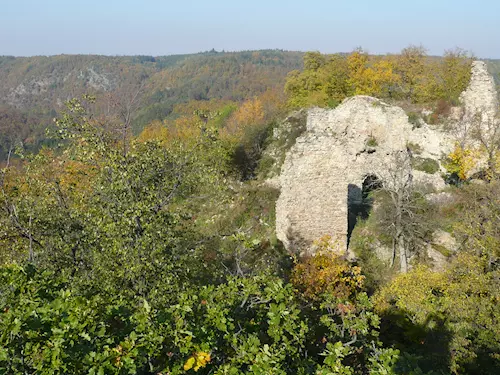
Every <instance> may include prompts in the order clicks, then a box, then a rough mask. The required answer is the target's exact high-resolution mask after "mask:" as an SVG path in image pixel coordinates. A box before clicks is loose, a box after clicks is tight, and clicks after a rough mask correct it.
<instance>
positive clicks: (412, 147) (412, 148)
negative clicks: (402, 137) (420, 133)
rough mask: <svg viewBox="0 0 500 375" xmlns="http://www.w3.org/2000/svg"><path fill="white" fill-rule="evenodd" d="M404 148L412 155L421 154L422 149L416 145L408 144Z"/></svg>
mask: <svg viewBox="0 0 500 375" xmlns="http://www.w3.org/2000/svg"><path fill="white" fill-rule="evenodd" d="M406 147H407V148H408V149H409V150H410V151H411V152H412V153H413V154H414V155H420V154H421V153H422V147H421V146H420V145H419V144H418V143H413V142H408V143H407V144H406Z"/></svg>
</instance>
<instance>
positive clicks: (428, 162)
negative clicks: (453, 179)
mask: <svg viewBox="0 0 500 375" xmlns="http://www.w3.org/2000/svg"><path fill="white" fill-rule="evenodd" d="M413 168H414V169H416V170H417V171H422V172H425V173H428V174H434V173H436V172H437V171H439V163H438V162H437V161H436V160H434V159H430V158H421V157H416V158H414V159H413Z"/></svg>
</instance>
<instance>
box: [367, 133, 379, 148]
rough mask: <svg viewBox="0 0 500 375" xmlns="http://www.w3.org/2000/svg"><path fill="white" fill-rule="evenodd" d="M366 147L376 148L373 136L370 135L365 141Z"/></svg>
mask: <svg viewBox="0 0 500 375" xmlns="http://www.w3.org/2000/svg"><path fill="white" fill-rule="evenodd" d="M366 145H367V146H368V147H377V146H378V142H377V139H376V138H375V137H374V136H373V135H370V136H369V137H368V138H367V139H366Z"/></svg>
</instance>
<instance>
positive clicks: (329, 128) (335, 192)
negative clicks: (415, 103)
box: [276, 96, 452, 251]
mask: <svg viewBox="0 0 500 375" xmlns="http://www.w3.org/2000/svg"><path fill="white" fill-rule="evenodd" d="M411 145H416V146H418V149H419V153H420V156H421V157H423V158H426V159H432V160H435V161H436V162H437V163H439V162H438V160H439V158H440V157H441V155H442V153H443V152H449V151H450V150H451V145H452V142H451V139H450V138H449V137H448V136H447V135H446V134H444V133H441V132H438V131H436V130H434V129H431V128H429V127H428V126H427V125H425V124H424V125H423V126H422V127H421V128H418V129H414V128H413V126H412V125H411V124H410V123H409V122H408V116H407V115H406V113H405V112H404V111H403V110H402V109H401V108H399V107H395V106H390V105H388V104H385V103H383V102H382V101H380V100H378V99H375V98H372V97H368V96H356V97H353V98H349V99H346V100H345V101H344V102H343V103H342V104H341V105H340V106H339V107H337V108H336V109H334V110H328V109H319V108H316V109H311V110H310V111H309V114H308V118H307V129H306V132H305V133H303V134H302V135H301V136H300V137H299V138H297V141H296V143H295V145H294V146H293V147H292V148H291V149H290V151H289V152H288V154H287V156H286V159H285V162H284V164H283V167H282V172H281V176H280V185H281V195H280V197H279V199H278V201H277V204H276V231H277V236H278V238H279V239H280V240H281V241H282V242H283V243H284V244H285V246H286V247H287V248H288V249H289V250H292V251H294V250H297V249H299V248H300V249H304V248H307V246H308V245H309V244H311V243H312V242H313V241H314V240H316V239H318V238H320V237H322V236H325V235H329V236H331V237H332V238H333V239H334V241H336V242H338V243H339V245H340V247H341V248H342V247H346V244H347V234H348V224H349V223H348V221H349V219H348V215H349V212H348V200H349V199H350V200H357V199H358V200H359V199H360V197H361V195H362V188H363V184H365V185H366V183H367V179H370V180H371V181H372V182H373V181H375V180H379V181H381V182H383V181H386V180H388V179H389V178H390V176H389V174H390V173H391V168H394V167H395V166H394V165H393V164H394V160H395V159H394V158H395V156H396V155H397V154H398V153H401V152H404V153H406V152H408V148H409V147H410V146H411ZM438 165H439V164H438ZM415 178H416V179H421V180H424V181H425V182H426V183H428V184H431V185H438V187H440V186H441V185H444V182H443V180H442V178H441V177H440V175H439V173H436V174H435V176H433V175H430V174H428V173H425V172H421V173H415Z"/></svg>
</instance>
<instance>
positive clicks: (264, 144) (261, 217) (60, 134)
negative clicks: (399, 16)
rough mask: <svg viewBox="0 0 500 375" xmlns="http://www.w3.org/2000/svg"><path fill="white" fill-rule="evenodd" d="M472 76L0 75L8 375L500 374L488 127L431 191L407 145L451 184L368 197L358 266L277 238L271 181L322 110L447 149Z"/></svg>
mask: <svg viewBox="0 0 500 375" xmlns="http://www.w3.org/2000/svg"><path fill="white" fill-rule="evenodd" d="M302 59H304V60H303V61H302ZM472 60H473V59H472V58H471V56H469V55H468V54H467V53H464V52H463V51H461V50H454V51H452V52H450V53H447V54H445V56H443V58H435V57H429V56H427V55H426V53H425V50H424V49H423V48H420V47H414V46H410V47H408V48H407V49H405V50H403V51H402V52H401V53H400V54H397V55H388V56H371V55H369V54H367V53H365V52H364V51H362V50H360V49H358V50H355V51H353V52H351V53H348V54H335V55H322V54H319V53H315V52H311V53H306V54H301V53H295V52H282V51H255V52H240V53H216V52H208V53H203V54H198V55H186V56H172V57H154V58H153V57H101V56H58V57H33V58H20V59H14V58H8V57H3V58H1V60H0V82H1V83H2V85H1V87H0V90H1V92H0V98H1V100H2V105H3V107H2V112H0V132H1V133H0V134H1V136H2V138H1V142H2V143H1V147H2V158H3V160H4V163H3V165H2V167H1V169H0V374H13V375H21V374H22V375H25V374H30V375H34V374H47V375H48V374H61V375H62V374H93V375H104V374H120V375H121V374H144V375H146V374H147V375H167V374H194V373H197V374H205V375H208V374H220V375H222V374H232V375H240V374H255V375H264V374H265V375H271V374H272V375H288V374H290V375H291V374H304V375H306V374H311V375H312V374H318V375H330V374H343V375H355V374H356V375H357V374H373V375H375V374H386V375H403V374H405V375H406V374H413V375H423V374H427V375H445V374H455V375H458V374H495V373H499V372H500V341H499V337H500V273H499V270H500V268H499V266H500V251H499V249H500V230H499V228H500V222H499V215H500V199H499V197H500V181H499V177H500V131H497V130H495V129H498V127H495V126H493V125H494V124H496V123H495V122H494V121H491V123H490V124H489V125H491V127H490V129H491V131H490V132H488V133H486V134H485V133H481V132H479V131H474V129H475V128H473V129H472V130H471V131H470V132H469V133H468V134H467V135H468V136H470V139H468V142H462V143H460V142H458V141H457V143H456V147H455V149H454V150H453V152H451V153H450V154H447V155H442V159H443V165H446V168H443V170H442V171H441V170H440V171H439V172H438V171H437V170H435V169H436V168H435V166H434V165H433V164H432V163H430V165H429V163H428V164H425V162H426V161H427V160H425V159H423V158H419V155H420V152H421V149H422V147H421V145H418V144H405V145H403V147H404V148H405V149H406V152H407V154H408V155H410V156H411V160H410V162H411V163H412V168H413V167H414V166H415V165H417V162H419V163H420V164H419V165H420V166H421V167H422V168H421V169H422V173H427V172H425V171H426V170H427V171H428V172H429V170H431V172H432V173H438V174H437V176H438V177H439V178H441V179H442V181H443V185H445V184H444V181H446V182H447V183H446V185H445V186H444V187H443V189H442V190H440V191H435V190H432V189H429V188H428V187H426V186H424V187H421V186H411V189H409V188H408V186H409V185H410V184H411V183H412V181H413V180H412V179H411V178H409V179H408V181H405V183H404V184H403V185H404V186H403V191H402V192H401V193H399V192H398V191H396V192H394V191H390V190H388V189H384V186H383V184H381V185H377V186H376V187H373V189H371V190H370V192H369V193H366V194H364V196H362V202H361V203H360V204H361V205H363V206H364V207H363V208H364V212H363V215H361V214H360V215H359V217H357V224H356V227H355V228H354V230H353V232H352V237H351V239H350V244H349V252H351V253H352V254H353V255H352V256H348V254H347V252H346V249H345V248H341V246H339V245H338V244H336V243H335V242H334V241H331V238H329V237H328V236H324V237H321V238H317V239H316V241H315V242H314V243H313V244H312V246H311V247H310V248H309V247H307V248H306V247H304V248H299V249H297V250H296V251H288V250H286V249H285V247H284V245H283V244H282V243H281V242H280V241H279V240H278V239H277V236H276V207H275V205H276V200H277V198H278V196H279V194H280V190H279V186H278V185H279V184H277V183H276V179H277V177H278V176H279V173H280V169H281V166H282V164H283V161H284V159H285V157H286V154H287V152H289V150H290V149H291V148H292V147H293V145H294V144H295V140H296V139H297V137H298V136H300V135H301V134H302V133H303V132H304V131H305V128H306V117H307V110H308V109H309V108H310V107H311V106H321V107H327V108H334V107H336V106H339V104H340V103H341V101H342V100H344V99H345V98H349V97H351V96H354V95H372V96H375V97H378V98H381V99H383V100H384V101H387V102H390V103H391V104H397V105H400V106H401V108H403V109H404V110H405V111H406V113H407V115H408V116H407V117H408V122H409V123H411V124H412V125H413V126H414V128H415V129H419V127H421V126H422V124H423V122H425V126H432V127H435V129H437V130H439V131H443V132H445V131H449V132H450V134H452V131H453V130H456V129H455V128H453V127H454V126H459V125H463V124H464V123H461V122H460V121H459V120H461V118H459V119H458V120H457V121H455V122H453V113H457V112H458V111H459V110H460V106H461V105H463V104H462V103H461V102H460V93H461V91H463V90H464V89H465V88H466V87H467V85H468V84H469V82H470V77H471V70H470V69H471V64H472ZM492 69H495V68H494V66H493V67H492ZM490 82H491V81H490ZM89 94H91V95H89ZM372 103H375V104H373V106H381V107H384V108H385V105H382V104H380V102H379V101H378V100H373V102H372ZM370 106H371V104H370ZM399 111H400V113H402V114H403V117H404V119H405V121H406V116H405V112H404V111H403V110H401V109H400V110H399ZM52 118H55V121H52ZM495 121H496V120H495ZM48 123H50V124H51V126H49V128H48V130H47V132H46V131H45V128H46V124H48ZM466 125H468V124H466ZM408 127H409V128H410V129H411V128H412V126H411V125H408ZM467 129H469V130H470V128H467ZM477 129H479V128H477ZM335 132H336V129H333V131H331V132H330V133H332V134H331V135H332V136H334V135H335ZM312 136H313V137H314V136H315V135H314V134H313V135H312ZM367 136H368V138H367V142H366V150H364V152H367V153H370V152H371V153H372V154H374V155H377V151H376V147H377V140H376V139H375V138H373V137H371V134H367ZM42 143H43V144H45V146H46V147H40V146H41V144H42ZM374 150H375V151H374ZM412 155H413V156H412ZM346 162H347V161H346ZM422 163H423V164H424V165H423V166H422V165H421V164H422ZM321 165H322V164H321V163H320V166H321ZM415 169H416V168H415ZM321 172H323V171H321ZM328 173H330V172H329V171H324V173H323V174H325V175H326V174H328ZM323 177H324V176H322V175H321V173H319V174H318V175H317V176H315V177H314V178H317V179H320V178H323ZM329 177H331V176H329ZM406 182H407V183H406ZM345 191H346V199H347V191H348V187H347V186H346V187H345ZM398 194H399V195H398ZM306 198H307V196H306ZM395 228H396V229H397V230H396V229H395ZM436 233H437V234H439V241H438V239H436ZM290 235H293V233H292V234H290ZM396 244H401V246H400V247H399V248H398V247H396ZM384 248H386V249H387V248H389V249H395V250H394V252H393V253H391V254H392V257H389V258H390V259H386V258H383V257H381V256H380V249H384ZM406 251H408V254H411V256H409V257H408V264H406V263H405V265H404V267H403V266H402V263H399V262H397V261H395V259H397V258H398V256H400V255H401V254H403V252H406ZM436 253H437V254H438V256H439V258H438V259H439V260H440V262H439V263H438V262H436V261H435V259H437V258H436V255H435V254H436ZM431 254H434V258H433V257H431V256H430V255H431Z"/></svg>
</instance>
